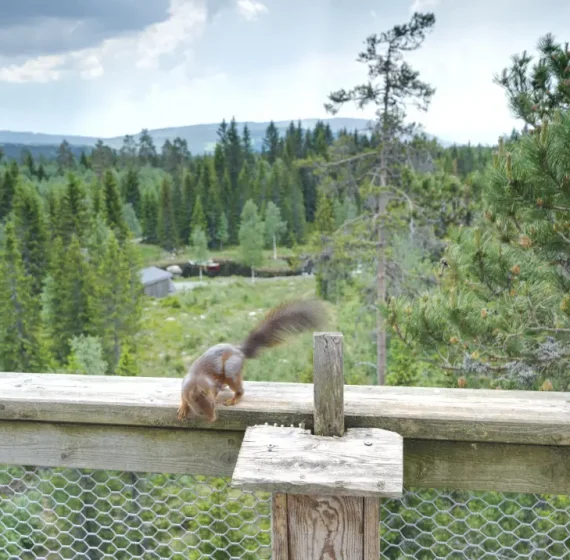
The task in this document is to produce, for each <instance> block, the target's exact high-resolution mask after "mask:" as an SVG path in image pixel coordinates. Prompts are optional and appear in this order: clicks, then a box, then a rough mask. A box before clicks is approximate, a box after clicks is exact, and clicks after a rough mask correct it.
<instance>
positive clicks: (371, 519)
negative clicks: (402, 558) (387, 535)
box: [362, 498, 380, 560]
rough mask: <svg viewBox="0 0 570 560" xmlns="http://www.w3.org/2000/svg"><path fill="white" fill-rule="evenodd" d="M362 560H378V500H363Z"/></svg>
mask: <svg viewBox="0 0 570 560" xmlns="http://www.w3.org/2000/svg"><path fill="white" fill-rule="evenodd" d="M363 521H364V528H363V531H362V532H363V539H364V543H363V545H364V555H363V558H364V560H378V558H380V534H379V527H380V500H379V499H378V498H364V520H363Z"/></svg>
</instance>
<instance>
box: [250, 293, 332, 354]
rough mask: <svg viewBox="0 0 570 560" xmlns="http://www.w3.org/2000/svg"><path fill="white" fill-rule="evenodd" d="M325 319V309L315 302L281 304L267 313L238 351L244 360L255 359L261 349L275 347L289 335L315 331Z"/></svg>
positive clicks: (303, 301) (299, 301) (302, 301)
mask: <svg viewBox="0 0 570 560" xmlns="http://www.w3.org/2000/svg"><path fill="white" fill-rule="evenodd" d="M325 318H326V312H325V308H324V306H323V304H322V303H321V302H319V301H317V300H298V301H291V302H287V303H282V304H281V305H278V306H277V307H274V308H273V309H272V310H271V311H269V313H268V314H267V315H266V316H265V318H264V319H263V321H261V323H260V324H259V325H258V326H257V327H256V328H255V329H253V330H252V331H251V332H250V333H249V335H248V337H247V338H246V339H245V341H244V342H243V344H242V345H241V347H240V349H241V351H242V352H243V354H244V355H245V357H246V358H255V357H256V356H257V353H258V352H259V350H260V349H261V348H270V347H272V346H277V345H278V344H281V343H282V342H284V340H285V337H286V336H287V335H289V334H295V333H300V332H302V331H307V330H310V329H313V330H314V329H317V328H319V327H320V326H321V325H323V324H324V322H325Z"/></svg>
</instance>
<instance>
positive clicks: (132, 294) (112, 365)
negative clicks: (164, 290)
mask: <svg viewBox="0 0 570 560" xmlns="http://www.w3.org/2000/svg"><path fill="white" fill-rule="evenodd" d="M141 296H142V283H141V280H140V276H139V263H138V262H137V258H136V255H135V253H134V247H133V246H131V244H126V245H124V246H122V247H121V245H120V244H119V242H118V240H117V238H116V237H115V235H114V233H113V232H111V233H110V234H109V236H108V238H107V240H106V242H105V247H104V258H103V260H102V262H101V263H100V265H99V266H98V269H97V271H96V273H95V281H94V284H93V289H92V290H91V294H90V302H89V303H90V310H91V317H92V322H93V334H94V335H95V336H98V337H99V338H100V340H101V344H102V346H103V351H104V358H105V360H106V362H107V363H108V364H109V371H110V372H111V373H116V369H117V366H118V363H119V360H120V358H121V354H122V352H123V350H124V348H125V346H127V347H129V348H132V347H133V344H134V339H135V335H136V334H137V332H138V330H139V324H140V314H141V301H142V300H141Z"/></svg>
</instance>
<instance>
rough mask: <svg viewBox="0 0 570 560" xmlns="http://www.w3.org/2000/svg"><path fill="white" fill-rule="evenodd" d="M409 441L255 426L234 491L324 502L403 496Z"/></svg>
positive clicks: (383, 434) (386, 435)
mask: <svg viewBox="0 0 570 560" xmlns="http://www.w3.org/2000/svg"><path fill="white" fill-rule="evenodd" d="M403 475H404V468H403V440H402V437H401V436H400V435H398V434H396V433H394V432H387V431H385V430H378V429H375V428H358V429H356V428H352V429H350V430H347V431H346V433H345V434H344V436H343V437H342V438H332V437H324V436H315V435H313V434H311V433H310V432H309V431H308V430H302V429H301V428H285V427H274V426H251V427H250V428H248V429H247V431H246V432H245V436H244V438H243V443H242V446H241V449H240V452H239V456H238V460H237V465H236V467H235V470H234V474H233V477H232V486H234V487H236V488H242V489H245V490H263V491H266V492H286V493H288V494H317V495H322V496H330V495H334V496H356V497H364V496H371V497H390V498H397V497H400V496H401V495H402V485H403Z"/></svg>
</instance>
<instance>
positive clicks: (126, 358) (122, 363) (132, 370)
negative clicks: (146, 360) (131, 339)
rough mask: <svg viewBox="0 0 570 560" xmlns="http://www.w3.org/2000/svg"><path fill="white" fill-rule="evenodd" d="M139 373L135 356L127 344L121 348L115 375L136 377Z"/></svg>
mask: <svg viewBox="0 0 570 560" xmlns="http://www.w3.org/2000/svg"><path fill="white" fill-rule="evenodd" d="M139 373H140V369H139V367H138V364H137V361H136V358H135V356H134V354H133V352H132V351H131V349H130V348H129V346H128V345H124V346H123V349H122V350H121V358H120V359H119V363H118V364H117V371H116V375H120V376H122V377H136V376H137V375H138V374H139Z"/></svg>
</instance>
